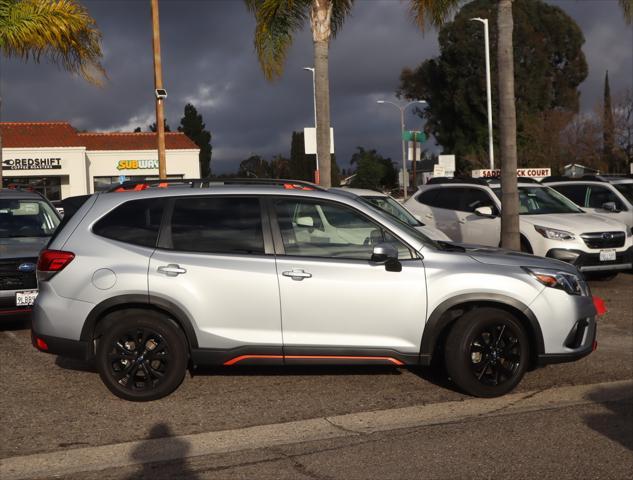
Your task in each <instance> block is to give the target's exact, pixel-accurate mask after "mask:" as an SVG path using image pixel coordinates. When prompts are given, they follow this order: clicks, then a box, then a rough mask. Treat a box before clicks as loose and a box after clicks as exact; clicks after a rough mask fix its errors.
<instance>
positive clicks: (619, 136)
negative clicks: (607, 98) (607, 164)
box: [614, 90, 633, 172]
mask: <svg viewBox="0 0 633 480" xmlns="http://www.w3.org/2000/svg"><path fill="white" fill-rule="evenodd" d="M614 111H615V144H616V146H617V149H618V150H619V152H620V155H621V158H622V160H621V170H623V171H625V172H626V171H627V170H628V168H630V167H628V165H629V164H631V163H633V92H631V90H627V91H626V92H625V93H624V95H622V96H621V98H620V99H619V100H618V101H617V102H616V105H615V109H614Z"/></svg>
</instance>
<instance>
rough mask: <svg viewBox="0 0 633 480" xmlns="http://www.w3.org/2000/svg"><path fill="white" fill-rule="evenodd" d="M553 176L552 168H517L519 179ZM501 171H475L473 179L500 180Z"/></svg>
mask: <svg viewBox="0 0 633 480" xmlns="http://www.w3.org/2000/svg"><path fill="white" fill-rule="evenodd" d="M551 174H552V169H551V168H517V177H519V178H522V177H523V178H545V177H549V176H550V175H551ZM500 177H501V170H490V169H484V170H473V178H500Z"/></svg>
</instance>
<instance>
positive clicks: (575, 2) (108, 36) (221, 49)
mask: <svg viewBox="0 0 633 480" xmlns="http://www.w3.org/2000/svg"><path fill="white" fill-rule="evenodd" d="M84 3H85V4H86V5H87V7H88V9H89V10H90V12H91V14H92V15H93V16H94V17H95V19H96V20H97V22H98V24H99V27H100V28H101V30H102V32H103V46H104V51H105V57H104V65H105V67H106V69H107V71H108V76H109V81H108V83H107V84H106V86H105V87H104V88H95V87H93V86H91V85H88V84H86V83H85V82H84V81H82V80H80V79H78V78H74V77H72V76H70V75H68V74H67V73H65V72H62V71H60V70H58V69H57V68H56V67H54V66H52V65H48V64H45V63H44V64H41V65H33V64H24V63H21V62H18V61H14V60H11V61H7V60H3V61H2V62H3V63H2V64H1V65H0V68H1V69H0V75H1V77H0V86H1V88H2V94H3V104H2V108H3V112H2V114H3V120H8V121H45V120H69V121H71V122H72V123H73V124H74V125H75V126H77V127H78V128H81V129H87V130H112V129H129V130H132V129H133V128H135V127H136V126H141V127H143V128H144V129H145V128H147V125H148V124H149V123H151V122H153V116H154V104H153V88H154V87H153V70H152V50H151V48H152V44H151V25H150V7H149V1H147V0H136V1H129V0H128V1H124V0H108V1H105V0H104V1H86V2H84ZM551 3H554V4H556V5H558V6H560V7H561V8H563V9H564V10H565V11H566V12H568V13H569V14H570V15H571V16H572V17H573V18H574V19H575V20H576V21H577V22H578V23H579V25H580V26H581V28H582V29H583V31H584V33H585V37H586V40H587V42H586V44H585V48H584V50H585V53H586V55H587V60H588V62H589V66H590V73H589V78H588V79H587V81H586V82H585V83H584V84H583V85H582V105H583V109H590V108H592V107H593V105H594V104H595V103H596V102H598V101H599V100H600V98H601V95H602V82H603V79H604V70H605V69H607V68H608V69H609V72H610V79H611V88H612V91H614V92H618V91H620V90H623V89H625V88H627V87H628V88H631V87H632V83H633V80H632V78H633V73H632V69H633V66H632V65H633V61H632V56H633V55H632V53H631V51H632V49H631V45H632V39H633V33H632V29H631V28H630V27H629V28H627V27H626V26H625V25H624V22H623V20H622V18H621V13H620V10H619V7H618V4H617V1H615V0H595V1H594V0H558V1H553V2H551ZM160 8H161V11H160V15H161V36H162V54H163V76H164V83H165V86H166V88H167V89H168V92H169V98H168V99H167V101H166V112H167V117H168V120H169V123H170V124H171V126H172V128H175V127H176V126H177V124H178V122H179V119H180V117H181V115H182V109H183V106H184V104H185V103H186V102H187V101H190V102H192V103H194V104H195V105H196V106H197V108H198V110H199V111H200V112H201V113H202V115H203V117H204V120H205V121H206V123H207V126H208V127H209V129H210V130H211V132H212V134H213V141H212V143H213V147H214V153H213V163H214V168H215V171H220V172H221V171H227V170H234V169H236V168H237V164H238V163H239V161H240V160H242V159H244V158H246V157H247V156H248V155H250V154H251V153H257V154H261V155H264V156H267V157H270V156H271V155H274V154H278V153H282V154H286V155H287V154H288V152H289V149H290V137H291V132H292V131H293V130H301V129H302V128H303V127H305V126H312V125H313V122H314V112H313V106H312V78H311V74H310V72H306V71H304V70H303V67H304V66H311V65H312V40H311V35H310V32H309V29H308V28H306V29H305V30H304V31H302V32H299V33H298V34H297V36H296V38H295V41H294V44H293V46H292V48H291V49H290V52H289V55H288V59H287V63H286V66H285V72H284V75H283V77H282V78H281V79H279V80H277V81H276V82H274V83H270V82H267V81H266V80H265V79H264V77H263V75H262V73H261V69H260V67H259V64H258V62H257V58H256V56H255V53H254V50H253V43H252V35H253V29H254V21H253V19H252V17H251V15H250V14H249V13H248V12H247V11H246V8H245V7H244V4H243V2H242V1H241V0H208V1H204V0H200V1H185V0H178V1H176V0H174V1H167V0H161V2H160ZM434 55H437V33H436V32H434V31H432V30H431V31H429V32H428V33H427V34H426V35H425V36H423V35H422V34H421V33H420V32H419V31H418V30H417V28H416V27H415V26H414V25H413V23H412V22H411V20H410V19H409V18H408V11H407V4H406V2H400V1H397V0H357V2H356V5H355V6H354V10H353V15H352V16H351V17H350V18H349V19H348V20H347V21H346V24H345V26H344V28H343V30H342V31H341V33H340V35H339V36H338V37H337V38H336V39H335V40H334V41H333V42H332V44H331V50H330V89H331V110H332V125H333V126H334V128H335V146H336V151H337V158H338V160H339V163H340V164H341V165H342V166H346V165H347V163H348V161H349V158H350V156H351V154H352V153H353V151H354V149H355V148H356V147H357V146H364V147H367V148H376V149H377V150H378V151H379V152H380V153H382V154H383V155H386V156H390V157H391V158H393V159H394V160H397V161H399V160H400V158H401V153H400V143H399V112H398V111H397V110H396V109H395V108H394V107H392V106H390V105H378V104H376V100H378V99H380V98H385V99H391V100H395V99H394V91H395V89H396V87H397V84H398V77H399V74H400V71H401V69H402V68H403V67H405V66H410V67H414V66H416V65H417V64H419V63H420V62H421V61H423V60H425V59H427V58H429V57H432V56H434ZM411 110H412V109H411ZM407 126H408V128H420V127H421V125H420V120H419V119H417V118H416V117H414V116H413V115H411V114H409V115H407Z"/></svg>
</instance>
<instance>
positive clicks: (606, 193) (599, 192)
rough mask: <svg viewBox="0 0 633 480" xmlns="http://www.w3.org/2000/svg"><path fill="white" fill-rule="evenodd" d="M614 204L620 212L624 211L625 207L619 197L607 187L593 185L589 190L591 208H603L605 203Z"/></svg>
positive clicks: (589, 205)
mask: <svg viewBox="0 0 633 480" xmlns="http://www.w3.org/2000/svg"><path fill="white" fill-rule="evenodd" d="M609 202H613V203H615V206H616V208H617V209H618V210H623V209H624V205H622V201H621V200H620V199H619V198H618V196H617V195H616V194H615V193H614V192H612V191H611V189H609V188H607V187H599V186H596V185H592V186H591V188H590V190H589V204H588V205H587V206H588V207H589V208H602V206H603V205H604V204H605V203H609Z"/></svg>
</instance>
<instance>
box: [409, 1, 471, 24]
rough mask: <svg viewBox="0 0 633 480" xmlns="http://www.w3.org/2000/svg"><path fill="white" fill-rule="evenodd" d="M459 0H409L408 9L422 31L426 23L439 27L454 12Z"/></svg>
mask: <svg viewBox="0 0 633 480" xmlns="http://www.w3.org/2000/svg"><path fill="white" fill-rule="evenodd" d="M460 3H462V1H461V0H409V11H410V12H411V16H412V17H413V20H414V21H415V23H416V24H417V25H418V26H419V27H420V29H421V30H422V31H424V30H425V29H426V26H427V25H431V26H432V27H435V28H439V27H440V26H442V25H443V24H444V22H445V21H446V20H447V19H448V17H449V16H450V15H451V14H452V13H453V12H455V11H456V10H457V9H458V8H459V5H460Z"/></svg>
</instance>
